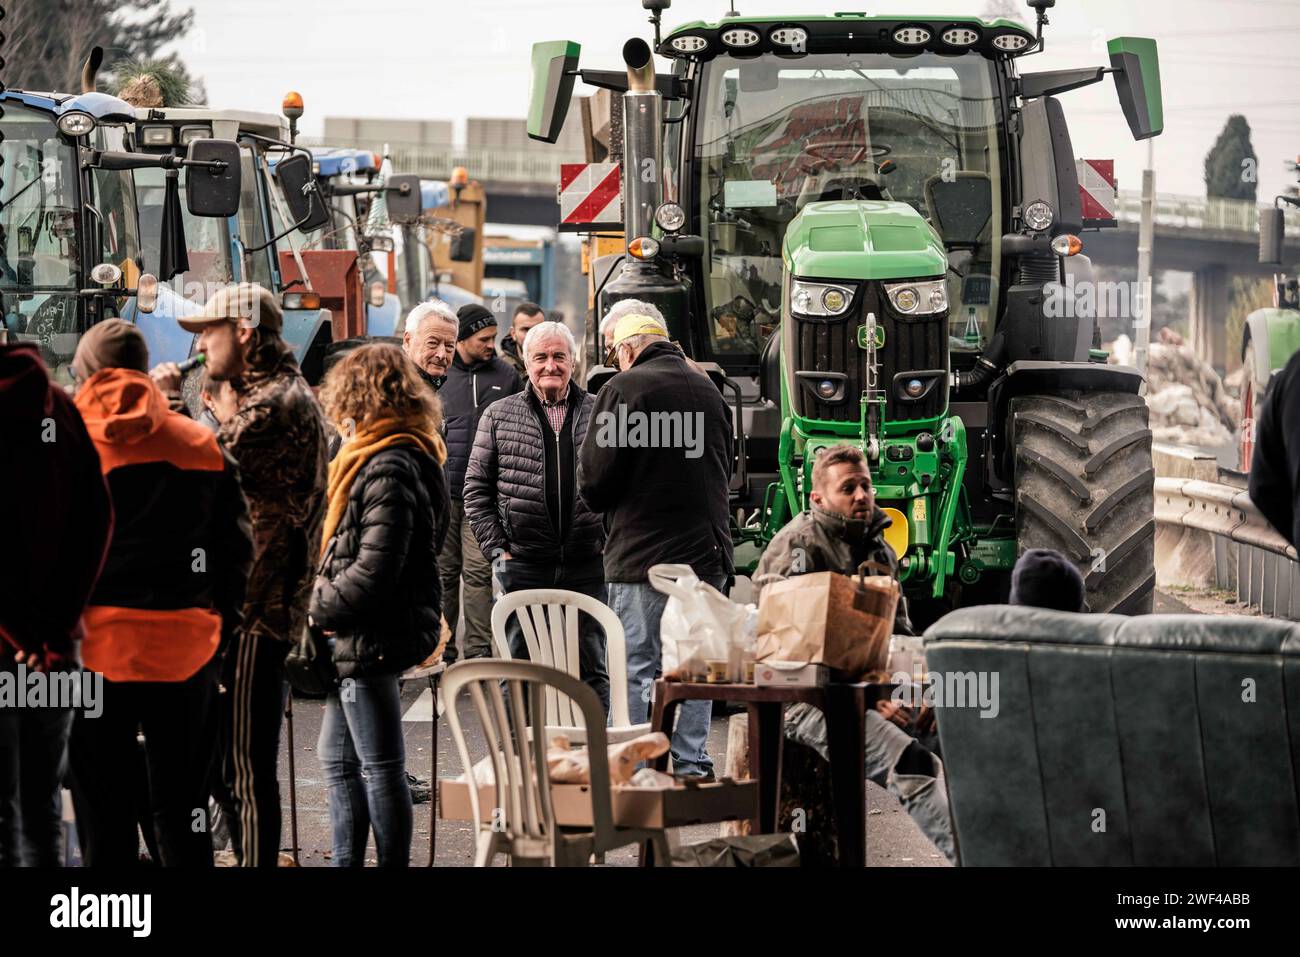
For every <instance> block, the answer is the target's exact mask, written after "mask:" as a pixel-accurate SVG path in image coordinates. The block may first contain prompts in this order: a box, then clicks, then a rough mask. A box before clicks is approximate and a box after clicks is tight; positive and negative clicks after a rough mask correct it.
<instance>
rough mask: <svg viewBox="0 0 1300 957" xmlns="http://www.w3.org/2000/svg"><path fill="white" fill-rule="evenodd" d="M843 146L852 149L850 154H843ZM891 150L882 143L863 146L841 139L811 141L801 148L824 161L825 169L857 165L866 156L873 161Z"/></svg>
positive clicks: (808, 154) (891, 150) (891, 149)
mask: <svg viewBox="0 0 1300 957" xmlns="http://www.w3.org/2000/svg"><path fill="white" fill-rule="evenodd" d="M845 147H849V148H851V149H852V150H853V152H852V154H851V155H849V156H845V155H844V153H845ZM893 151H894V150H893V147H891V146H886V145H885V144H883V143H882V144H880V145H879V146H863V145H859V144H855V143H853V142H850V141H843V140H841V141H839V142H829V143H811V144H808V145H806V146H804V148H803V152H804V154H805V155H807V156H811V157H812V158H813V159H815V160H818V161H819V162H821V163H824V164H825V169H826V170H827V171H829V170H838V169H843V168H844V167H846V166H857V165H858V164H860V163H861V162H862V161H863V160H864V159H866V158H868V157H870V158H871V159H872V160H873V161H875V160H878V159H881V158H882V157H885V156H888V155H889V154H890V153H892V152H893ZM828 154H829V155H828Z"/></svg>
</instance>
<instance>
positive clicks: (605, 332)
mask: <svg viewBox="0 0 1300 957" xmlns="http://www.w3.org/2000/svg"><path fill="white" fill-rule="evenodd" d="M633 314H636V315H638V316H649V317H650V318H651V319H653V320H655V321H656V322H658V323H659V324H660V325H661V326H663V327H664V328H665V329H667V328H668V320H666V319H665V318H664V314H663V313H662V312H660V311H659V309H658V307H657V306H655V304H654V303H651V302H644V301H643V300H640V299H620V300H619V301H618V302H616V303H614V305H612V306H610V307H609V312H607V313H605V318H604V319H602V320H600V328H599V332H600V338H601V353H600V354H601V355H604V353H606V352H608V351H609V350H610V349H612V348H614V327H615V326H616V325H618V321H619V320H620V319H622V318H623V317H624V316H629V315H633Z"/></svg>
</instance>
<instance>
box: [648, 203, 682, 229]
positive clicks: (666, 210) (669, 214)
mask: <svg viewBox="0 0 1300 957" xmlns="http://www.w3.org/2000/svg"><path fill="white" fill-rule="evenodd" d="M655 222H656V223H658V224H659V228H660V229H662V230H663V231H664V232H666V233H675V232H677V231H678V230H679V229H681V228H682V227H683V226H685V225H686V211H685V210H684V209H682V208H681V207H680V206H678V205H677V204H676V203H664V204H663V205H662V206H660V207H659V208H658V209H656V210H655Z"/></svg>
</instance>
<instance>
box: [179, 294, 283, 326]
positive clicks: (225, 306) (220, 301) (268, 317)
mask: <svg viewBox="0 0 1300 957" xmlns="http://www.w3.org/2000/svg"><path fill="white" fill-rule="evenodd" d="M176 321H177V323H179V324H180V327H181V328H182V329H184V330H185V331H186V332H202V331H203V330H204V329H206V328H207V327H208V326H210V325H212V324H213V323H216V322H247V323H250V324H251V325H254V326H261V327H262V328H264V329H267V330H269V331H271V332H279V331H281V330H282V329H283V328H284V313H282V312H281V311H280V303H279V302H278V301H276V298H275V293H273V292H271V290H269V289H267V288H266V287H265V286H261V285H258V284H257V283H255V282H241V283H236V284H232V285H229V286H226V287H224V288H222V289H218V290H217V291H216V293H215V294H213V296H212V298H211V299H209V300H208V301H207V302H206V303H205V304H204V306H203V311H202V312H200V313H198V314H196V315H192V316H178V317H177V318H176Z"/></svg>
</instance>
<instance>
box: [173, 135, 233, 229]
mask: <svg viewBox="0 0 1300 957" xmlns="http://www.w3.org/2000/svg"><path fill="white" fill-rule="evenodd" d="M185 158H186V159H187V160H190V161H198V162H201V163H212V162H219V163H224V164H225V167H224V168H220V169H216V168H213V167H210V166H190V167H188V168H187V170H186V174H185V205H186V206H188V207H189V211H190V215H191V216H208V217H217V218H223V219H224V218H229V217H231V216H234V215H235V214H236V213H238V212H239V189H240V182H239V177H240V163H239V145H238V144H237V143H235V141H234V140H210V139H201V140H191V141H190V148H189V152H188V153H187V154H186V157H185Z"/></svg>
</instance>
